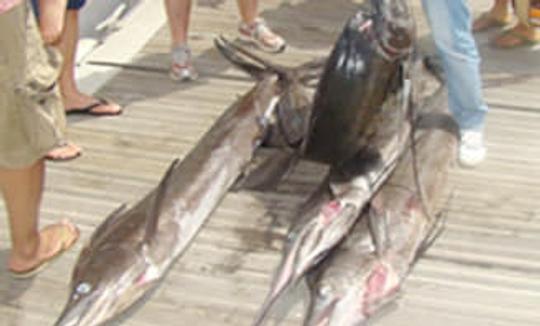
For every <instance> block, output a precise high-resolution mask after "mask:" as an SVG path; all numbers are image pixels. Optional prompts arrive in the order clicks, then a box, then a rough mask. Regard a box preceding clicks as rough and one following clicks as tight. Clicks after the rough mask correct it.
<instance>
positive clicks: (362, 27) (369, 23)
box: [358, 19, 373, 32]
mask: <svg viewBox="0 0 540 326" xmlns="http://www.w3.org/2000/svg"><path fill="white" fill-rule="evenodd" d="M372 25H373V21H372V20H371V19H370V20H366V21H365V22H364V23H363V24H362V25H360V26H358V31H359V32H364V31H365V30H367V29H368V28H370V27H371V26H372Z"/></svg>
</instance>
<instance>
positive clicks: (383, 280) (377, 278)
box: [362, 263, 399, 316]
mask: <svg viewBox="0 0 540 326" xmlns="http://www.w3.org/2000/svg"><path fill="white" fill-rule="evenodd" d="M396 281H397V279H394V277H391V276H390V271H389V269H388V267H386V266H385V265H383V264H381V263H379V264H377V266H376V267H375V268H374V269H373V271H372V272H371V274H370V275H369V276H368V278H367V281H366V292H365V293H364V300H363V306H362V313H363V314H364V316H369V315H371V314H372V313H373V308H375V307H376V306H377V304H378V303H380V302H381V301H382V300H383V299H384V297H385V296H390V295H392V294H394V293H396V292H397V291H398V290H399V284H397V283H396ZM392 283H395V284H392Z"/></svg>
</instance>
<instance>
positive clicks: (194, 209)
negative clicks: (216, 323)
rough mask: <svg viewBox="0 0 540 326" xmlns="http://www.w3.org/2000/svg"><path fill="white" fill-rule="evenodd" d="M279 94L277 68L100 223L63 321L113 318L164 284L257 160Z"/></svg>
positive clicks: (76, 273) (96, 322)
mask: <svg viewBox="0 0 540 326" xmlns="http://www.w3.org/2000/svg"><path fill="white" fill-rule="evenodd" d="M279 95H280V88H279V87H278V85H277V76H275V75H272V74H269V75H267V76H266V77H264V78H263V79H262V80H261V81H260V82H258V83H257V85H256V86H255V87H254V88H253V89H252V90H251V91H250V92H248V93H247V94H246V95H245V96H243V97H242V98H241V99H239V100H238V101H237V102H236V103H235V104H233V105H232V106H231V107H230V108H229V109H228V110H227V111H226V112H225V113H224V114H223V115H222V116H221V118H220V119H218V121H216V123H215V124H214V125H213V127H212V128H211V129H210V130H209V131H208V132H207V133H206V134H205V135H204V136H203V138H202V139H201V140H200V141H199V143H198V144H197V145H196V146H195V147H194V149H193V150H192V151H191V152H190V153H189V154H188V155H187V156H186V157H185V159H184V160H182V162H175V163H173V164H172V165H171V167H170V168H169V170H168V172H167V173H166V175H165V177H164V178H163V180H162V181H161V183H160V184H159V186H158V187H157V188H156V189H155V190H153V191H152V192H150V193H149V194H148V195H147V196H146V197H145V198H144V199H142V200H141V201H140V202H138V203H137V204H136V205H134V206H133V207H132V208H130V209H120V210H118V211H116V212H115V213H113V214H112V215H111V216H110V217H108V218H107V219H106V220H105V221H104V222H103V223H102V224H101V225H100V226H99V227H98V228H97V230H96V231H95V232H94V234H93V236H92V237H91V239H90V242H89V243H88V244H87V245H86V246H85V247H84V249H83V250H82V252H81V254H80V256H79V259H78V261H77V263H76V266H75V268H74V271H73V275H72V280H71V294H70V295H69V298H68V303H67V305H66V306H65V309H64V311H63V313H62V314H61V316H60V318H59V319H58V321H57V323H56V325H62V326H67V325H81V326H82V325H99V324H102V323H104V322H106V321H109V320H112V319H114V318H115V317H117V316H118V315H120V314H121V313H122V312H124V311H125V310H126V309H127V308H129V307H130V306H132V305H133V304H134V303H135V302H137V301H138V300H139V299H140V298H141V297H143V295H144V294H145V293H147V292H148V291H149V290H150V289H152V288H154V287H155V285H156V284H158V282H159V281H160V280H161V279H162V278H163V277H164V275H165V273H166V271H167V270H168V269H169V268H170V267H171V266H172V264H173V263H174V261H175V260H176V259H177V258H178V257H179V256H180V255H181V254H182V253H183V252H184V251H185V250H186V248H187V247H188V245H189V244H190V242H191V241H192V239H193V238H194V237H195V235H196V234H197V232H198V231H199V230H200V228H201V227H202V225H203V224H204V222H205V221H206V220H207V218H208V217H209V216H210V214H211V213H212V211H213V210H214V209H215V207H216V206H217V205H218V203H219V202H220V201H221V199H222V198H223V196H224V195H225V193H226V192H227V191H228V189H229V188H230V187H231V185H232V184H233V183H234V182H235V180H236V179H237V178H238V176H239V174H240V173H241V172H242V170H243V169H244V168H245V167H246V166H247V164H248V163H249V162H250V161H251V160H252V158H253V155H254V151H255V149H256V148H257V147H258V146H259V145H260V143H261V142H262V141H263V139H264V137H265V131H266V121H267V119H268V117H269V116H270V115H271V114H273V110H275V107H276V103H277V102H278V100H279Z"/></svg>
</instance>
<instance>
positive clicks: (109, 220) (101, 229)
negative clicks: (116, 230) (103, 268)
mask: <svg viewBox="0 0 540 326" xmlns="http://www.w3.org/2000/svg"><path fill="white" fill-rule="evenodd" d="M126 207H127V205H126V203H123V204H121V205H120V206H118V207H117V208H116V209H115V210H114V211H112V212H111V213H110V214H109V216H107V217H106V218H105V219H104V220H103V222H101V224H100V225H99V226H98V227H97V228H96V230H95V231H94V233H93V235H92V237H91V238H90V243H92V244H93V243H97V242H98V241H99V239H100V238H101V237H102V236H103V235H105V234H106V230H107V229H109V227H110V226H111V225H113V224H114V223H115V222H116V220H117V219H118V217H119V216H121V214H122V213H123V212H124V211H125V210H126Z"/></svg>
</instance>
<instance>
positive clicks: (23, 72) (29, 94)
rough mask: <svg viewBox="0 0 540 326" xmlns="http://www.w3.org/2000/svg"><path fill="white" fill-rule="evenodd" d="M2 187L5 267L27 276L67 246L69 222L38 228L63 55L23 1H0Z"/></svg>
mask: <svg viewBox="0 0 540 326" xmlns="http://www.w3.org/2000/svg"><path fill="white" fill-rule="evenodd" d="M0 49H1V51H0V90H1V91H0V192H1V193H2V195H3V197H4V200H5V203H6V209H7V215H8V221H9V228H10V237H11V245H12V246H11V250H10V253H9V257H8V262H7V265H8V270H9V272H10V274H11V275H13V276H14V277H19V278H23V277H31V276H33V275H34V274H35V273H37V272H38V271H39V270H41V268H42V267H44V266H45V265H46V264H47V262H49V261H50V260H51V259H52V258H54V257H56V256H58V255H59V254H61V253H62V252H63V251H65V250H67V249H68V248H70V247H71V246H72V245H73V244H74V243H75V242H76V240H77V239H78V237H79V231H78V229H77V228H76V227H75V226H74V225H73V224H72V223H70V222H69V221H67V220H62V221H61V222H59V223H55V224H51V225H48V226H46V227H44V228H42V229H41V230H40V229H39V226H38V224H39V211H40V205H41V197H42V194H43V184H44V178H45V163H44V156H45V155H46V154H47V152H48V151H49V150H51V149H52V148H54V147H55V146H58V144H59V143H61V142H62V141H63V129H64V125H65V119H64V113H63V107H62V102H61V99H60V95H59V92H58V88H57V87H56V80H57V78H58V69H59V67H60V62H61V60H59V59H58V57H57V56H55V55H54V53H55V52H54V51H49V50H50V49H46V48H45V47H44V46H43V43H42V41H41V38H40V36H39V33H38V31H37V27H36V24H35V20H34V17H33V15H31V13H30V10H29V8H28V6H27V3H26V1H23V0H0Z"/></svg>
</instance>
